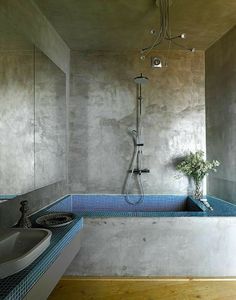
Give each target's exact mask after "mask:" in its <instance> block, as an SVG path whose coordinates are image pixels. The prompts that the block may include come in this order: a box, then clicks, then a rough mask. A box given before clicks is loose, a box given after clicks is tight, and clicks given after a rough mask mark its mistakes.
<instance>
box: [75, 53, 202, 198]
mask: <svg viewBox="0 0 236 300" xmlns="http://www.w3.org/2000/svg"><path fill="white" fill-rule="evenodd" d="M153 54H154V53H153ZM155 54H157V53H155ZM164 54H165V55H166V52H158V55H160V56H163V55H164ZM168 61H169V67H168V68H163V69H152V68H151V67H150V61H149V60H147V61H144V62H142V61H140V59H139V58H138V57H137V55H136V53H133V52H129V53H123V54H122V53H114V52H95V53H94V52H91V53H87V54H81V53H80V52H76V51H74V52H72V58H71V98H70V106H69V111H70V114H69V126H70V127H69V130H70V131H69V134H70V149H69V150H70V151H69V185H70V189H71V192H75V193H118V194H119V193H121V189H122V185H123V182H124V179H125V175H126V171H127V168H128V164H129V161H130V159H131V155H132V151H133V143H132V139H131V137H130V136H129V135H128V133H127V130H128V128H134V126H135V111H136V106H135V103H136V86H135V84H134V82H133V78H134V77H135V76H137V75H138V74H140V72H143V73H144V74H145V75H146V76H148V77H149V78H150V82H149V83H148V85H146V86H144V87H143V97H144V105H143V112H144V114H143V127H144V130H143V133H144V143H145V147H144V151H143V152H144V162H143V166H144V167H146V168H149V169H151V173H150V174H144V175H143V179H144V190H145V192H146V193H154V194H176V193H177V194H181V193H182V194H183V193H186V192H187V189H188V182H187V179H186V178H182V179H180V180H176V179H175V178H174V176H175V175H176V173H175V166H174V164H175V161H176V158H178V157H179V156H182V155H184V154H185V153H187V152H189V151H190V150H191V151H195V150H199V149H203V150H205V106H204V100H205V99H204V98H205V96H204V53H203V52H201V51H198V52H196V53H194V54H192V53H186V52H184V51H171V52H170V54H169V58H168Z"/></svg>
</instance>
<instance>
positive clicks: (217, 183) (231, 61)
mask: <svg viewBox="0 0 236 300" xmlns="http://www.w3.org/2000/svg"><path fill="white" fill-rule="evenodd" d="M235 53H236V27H234V28H233V29H232V30H231V31H230V32H228V33H227V34H226V35H225V36H224V37H223V38H221V39H220V40H219V41H218V42H217V43H215V44H214V45H213V46H212V47H211V48H209V49H208V50H207V51H206V120H207V121H206V124H207V130H206V132H207V156H208V158H209V159H218V160H219V161H220V162H221V166H220V167H219V170H218V172H217V173H215V174H214V175H212V176H210V177H209V178H208V193H209V194H211V195H214V196H217V197H219V198H222V199H225V200H228V201H231V202H233V203H236V159H235V153H236V135H235V132H236V89H235V81H236V54H235Z"/></svg>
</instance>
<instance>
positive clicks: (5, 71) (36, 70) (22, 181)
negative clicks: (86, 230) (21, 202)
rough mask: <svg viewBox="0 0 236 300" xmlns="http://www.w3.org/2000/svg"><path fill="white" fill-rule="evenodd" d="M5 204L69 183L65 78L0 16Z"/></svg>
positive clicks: (0, 163)
mask: <svg viewBox="0 0 236 300" xmlns="http://www.w3.org/2000/svg"><path fill="white" fill-rule="evenodd" d="M0 113H1V117H0V137H1V138H0V200H1V199H10V198H13V196H14V195H20V194H24V193H27V192H30V191H32V190H35V189H38V188H41V187H44V186H47V185H50V184H52V183H55V182H58V181H61V180H64V179H65V178H66V76H65V74H64V73H63V72H62V71H61V70H60V69H59V68H58V67H57V66H56V65H55V64H54V63H53V62H52V61H51V60H50V59H49V58H48V57H47V56H46V55H45V54H44V53H43V52H42V51H40V50H39V49H37V48H35V47H34V45H33V44H32V43H31V42H29V41H28V40H27V39H26V38H25V37H24V36H23V35H21V33H19V32H17V30H16V29H15V28H13V27H12V26H11V24H9V22H8V20H6V19H5V18H4V17H3V16H1V15H0Z"/></svg>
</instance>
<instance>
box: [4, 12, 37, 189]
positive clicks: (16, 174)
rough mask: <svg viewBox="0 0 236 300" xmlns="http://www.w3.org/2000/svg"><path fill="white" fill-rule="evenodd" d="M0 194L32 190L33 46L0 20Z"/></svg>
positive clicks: (5, 22)
mask: <svg viewBox="0 0 236 300" xmlns="http://www.w3.org/2000/svg"><path fill="white" fill-rule="evenodd" d="M0 112H1V118H0V136H1V138H0V194H4V195H10V194H22V193H25V192H27V191H30V190H33V189H34V46H33V45H32V44H31V43H30V42H28V41H27V40H26V39H25V38H24V37H23V36H22V35H21V34H19V33H17V32H16V31H15V30H14V29H13V28H12V27H11V26H10V25H9V24H8V22H7V21H6V20H5V19H4V18H3V17H1V18H0Z"/></svg>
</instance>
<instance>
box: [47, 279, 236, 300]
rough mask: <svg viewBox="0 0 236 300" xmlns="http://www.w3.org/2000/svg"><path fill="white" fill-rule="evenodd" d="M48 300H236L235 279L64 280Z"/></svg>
mask: <svg viewBox="0 0 236 300" xmlns="http://www.w3.org/2000/svg"><path fill="white" fill-rule="evenodd" d="M48 299H49V300H67V299H68V300H75V299H76V300H126V299H127V300H128V299H129V300H159V299H160V300H190V299H191V300H199V299H200V300H236V279H235V278H232V279H220V278H219V279H171V278H119V277H115V278H114V277H113V278H103V277H98V278H89V277H63V278H62V279H61V280H60V282H59V283H58V285H57V286H56V288H55V289H54V290H53V292H52V293H51V295H50V297H49V298H48Z"/></svg>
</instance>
